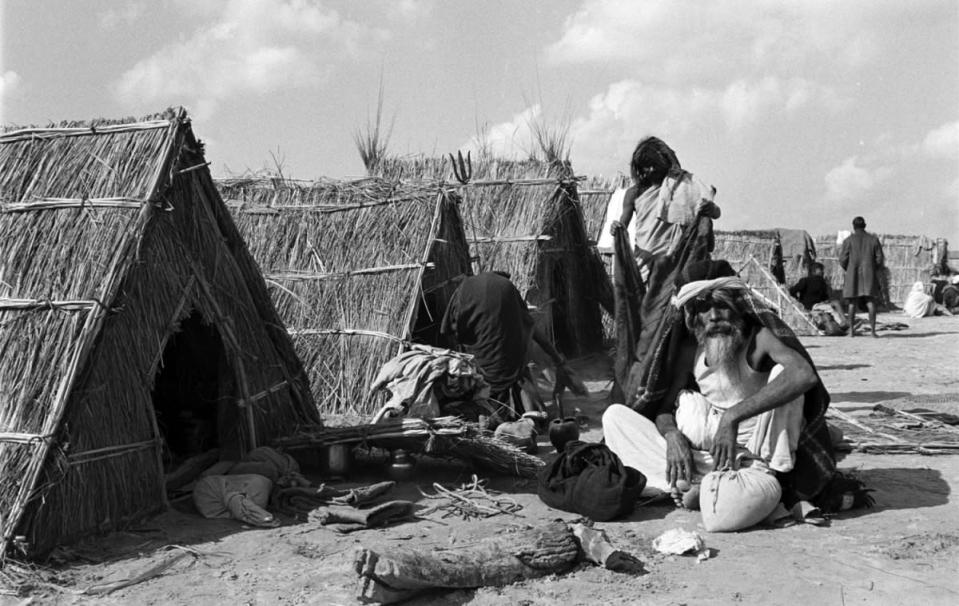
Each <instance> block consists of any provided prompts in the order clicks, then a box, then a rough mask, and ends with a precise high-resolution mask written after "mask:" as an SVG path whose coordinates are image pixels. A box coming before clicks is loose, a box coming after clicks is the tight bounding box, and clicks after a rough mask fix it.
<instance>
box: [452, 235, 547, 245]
mask: <svg viewBox="0 0 959 606" xmlns="http://www.w3.org/2000/svg"><path fill="white" fill-rule="evenodd" d="M552 239H553V236H544V235H539V236H492V237H483V236H480V237H476V236H474V237H472V238H467V239H466V241H467V242H468V243H469V244H496V243H500V242H548V241H550V240H552Z"/></svg>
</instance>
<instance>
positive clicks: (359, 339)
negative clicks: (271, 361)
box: [218, 179, 471, 417]
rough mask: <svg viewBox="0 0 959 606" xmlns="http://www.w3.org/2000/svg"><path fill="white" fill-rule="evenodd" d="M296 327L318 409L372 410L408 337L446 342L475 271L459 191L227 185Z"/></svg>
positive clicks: (359, 184)
mask: <svg viewBox="0 0 959 606" xmlns="http://www.w3.org/2000/svg"><path fill="white" fill-rule="evenodd" d="M218 187H219V188H220V192H221V194H222V195H223V198H224V199H226V200H227V203H228V205H229V206H230V208H231V211H232V212H233V216H234V220H235V221H236V223H237V225H238V226H239V228H240V230H241V232H242V233H243V236H244V238H245V239H246V241H247V244H248V246H249V248H250V252H251V253H252V254H253V256H254V257H255V258H256V260H257V262H258V263H259V264H260V267H261V268H262V271H263V273H264V275H265V277H266V279H267V282H268V284H269V285H270V292H271V295H272V297H273V301H274V304H275V305H276V308H277V310H278V311H279V313H280V315H281V317H282V318H283V321H284V322H285V323H286V325H287V326H288V328H289V331H290V334H291V336H292V337H293V341H294V343H295V346H296V350H297V353H298V354H299V356H300V358H301V359H302V361H303V363H304V366H305V367H306V371H307V374H308V376H309V377H310V381H311V384H312V389H313V394H314V399H315V401H316V404H317V406H318V407H319V410H320V412H321V414H323V415H324V416H330V415H332V416H338V417H344V416H345V417H357V416H360V417H363V416H368V415H370V414H372V413H374V412H375V411H376V410H377V409H378V408H379V406H380V405H381V404H382V402H383V398H382V394H378V395H373V394H370V392H369V386H370V383H371V382H372V380H373V378H374V377H375V376H376V373H377V371H378V370H379V368H380V367H381V366H382V365H383V363H384V362H386V361H387V360H389V359H390V358H392V357H393V356H395V355H396V354H397V353H399V352H400V351H402V350H403V349H404V348H406V347H407V346H408V344H409V343H411V342H415V343H424V344H428V345H436V346H445V345H446V343H444V342H443V341H442V340H441V338H440V335H439V324H440V321H441V320H442V315H443V312H444V311H445V309H446V305H447V303H448V302H449V299H450V297H451V296H452V293H453V291H454V290H455V289H456V286H457V285H458V284H459V279H461V278H462V277H464V276H465V275H469V273H470V272H471V268H470V257H469V247H468V246H467V244H466V240H465V236H464V233H463V226H462V223H461V221H460V216H459V210H458V203H457V196H456V194H455V192H453V191H452V190H450V189H447V188H442V187H438V186H402V185H397V184H395V183H389V182H387V181H383V180H380V179H363V180H358V181H333V180H323V181H316V182H297V181H292V180H283V179H230V180H223V181H220V182H219V183H218Z"/></svg>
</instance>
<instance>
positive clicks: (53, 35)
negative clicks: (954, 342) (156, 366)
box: [0, 0, 959, 248]
mask: <svg viewBox="0 0 959 606" xmlns="http://www.w3.org/2000/svg"><path fill="white" fill-rule="evenodd" d="M0 11H2V12H0V32H2V45H0V122H2V123H3V124H5V125H25V124H46V123H48V122H50V121H58V120H64V119H87V118H92V117H99V116H102V117H120V116H127V115H144V114H149V113H152V112H155V111H159V110H161V109H163V108H165V107H167V106H169V105H183V106H185V107H187V108H188V110H189V111H190V112H191V114H192V116H193V119H194V127H195V130H196V132H197V133H198V135H199V136H200V137H201V138H202V139H204V140H205V141H206V142H207V152H208V159H209V160H212V161H213V167H212V168H213V171H214V174H216V175H218V176H222V175H227V174H237V173H241V172H243V171H246V170H258V169H262V168H265V167H268V166H271V165H272V164H273V161H274V160H273V158H276V159H277V160H278V161H279V162H280V163H281V164H282V166H283V168H284V171H285V173H286V174H287V175H289V176H293V177H298V178H313V177H318V176H334V177H335V176H349V175H360V174H362V172H363V168H362V164H361V162H360V160H359V155H358V154H357V152H356V149H355V147H354V144H353V135H354V133H355V132H356V131H357V129H362V128H364V127H365V125H366V124H367V121H368V120H369V119H370V118H371V117H372V116H373V115H374V113H375V109H376V100H377V91H378V89H379V86H380V82H381V81H382V86H383V91H384V113H385V116H386V118H387V120H388V121H391V122H392V124H393V130H392V138H391V140H390V151H391V152H392V153H394V154H409V153H427V154H444V153H447V152H450V151H455V150H457V149H468V148H469V147H470V146H471V145H475V144H476V138H477V136H482V137H483V139H484V140H485V141H486V142H487V143H488V144H489V145H491V146H492V147H493V148H494V149H495V150H496V151H498V152H499V153H501V154H507V155H520V156H525V155H528V154H529V152H530V150H531V149H532V144H531V138H530V134H529V130H530V124H531V123H538V124H542V125H546V126H550V125H553V126H562V125H568V128H569V140H570V142H571V152H570V158H571V160H572V162H573V166H574V167H575V169H576V171H577V172H578V173H581V174H589V175H616V174H617V173H619V172H623V171H626V169H627V163H628V158H629V154H630V152H631V151H632V148H633V147H634V146H635V144H636V142H637V141H638V140H639V139H640V138H641V137H643V136H646V135H651V134H652V135H657V136H659V137H661V138H663V139H664V140H666V141H667V142H668V143H670V144H671V145H672V146H673V147H674V149H676V151H677V153H678V155H679V158H680V160H681V161H682V163H683V165H684V167H685V168H687V169H688V170H690V171H692V172H694V173H696V174H697V175H699V176H701V177H702V178H703V179H705V180H706V181H709V182H711V183H713V184H714V185H715V186H716V187H717V188H718V190H719V193H718V196H717V202H718V203H719V204H720V205H721V206H722V208H723V211H724V214H723V218H722V219H721V220H720V225H719V227H721V228H724V229H744V228H757V229H758V228H770V227H796V228H802V229H807V230H809V231H810V232H812V233H814V234H823V233H831V232H834V231H835V230H837V229H844V228H847V227H848V225H849V222H850V219H851V218H852V217H853V216H855V215H863V216H865V217H866V220H867V222H868V224H869V229H870V230H875V231H878V232H883V233H905V234H916V233H922V234H927V235H930V236H942V237H946V238H949V239H950V241H951V242H952V243H953V245H952V246H953V248H956V247H959V2H956V1H955V0H910V1H909V2H903V1H902V0H862V1H858V0H842V1H838V0H834V1H829V2H827V1H824V0H803V1H797V2H782V1H780V0H769V1H765V0H710V1H703V2H699V1H692V0H630V1H627V0H550V1H548V2H547V1H545V0H543V1H523V2H520V1H515V2H507V1H502V0H485V1H483V2H471V3H467V2H459V1H455V2H454V1H452V0H451V1H447V2H440V1H439V0H392V1H388V0H366V1H363V2H355V1H349V0H342V1H341V0H203V1H202V2H201V1H199V0H149V1H147V0H144V1H137V0H129V1H126V2H120V1H112V2H110V1H106V0H59V1H55V0H5V1H4V2H3V3H2V4H0Z"/></svg>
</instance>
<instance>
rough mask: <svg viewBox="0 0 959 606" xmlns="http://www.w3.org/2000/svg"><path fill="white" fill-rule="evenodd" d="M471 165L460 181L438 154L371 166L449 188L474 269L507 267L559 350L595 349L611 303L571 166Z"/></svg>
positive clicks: (579, 352) (388, 175)
mask: <svg viewBox="0 0 959 606" xmlns="http://www.w3.org/2000/svg"><path fill="white" fill-rule="evenodd" d="M471 169H472V170H471V173H470V174H469V175H468V176H469V179H468V180H466V179H464V180H465V181H466V182H465V183H464V182H462V181H458V180H457V179H456V175H455V174H454V171H453V166H452V163H449V162H448V161H447V160H445V159H444V158H426V157H422V156H413V157H409V158H384V159H383V160H382V161H381V162H380V164H379V165H378V167H377V169H376V171H377V173H378V174H380V175H382V176H383V177H385V178H387V179H389V180H391V181H396V182H413V183H415V182H422V183H428V182H439V183H443V184H445V185H446V186H449V187H454V188H455V189H456V191H457V192H458V193H459V195H460V198H461V200H462V203H461V214H462V216H463V223H464V229H465V231H466V237H467V240H468V241H469V244H470V250H471V252H472V253H473V255H474V257H475V258H476V270H477V271H486V270H498V271H505V272H508V273H509V274H510V279H511V280H512V281H513V283H514V284H515V285H516V287H517V288H518V289H519V291H520V292H521V293H523V296H524V297H525V299H526V301H527V303H529V304H530V305H532V306H534V307H535V308H536V313H534V317H536V319H537V322H538V323H540V325H541V326H542V327H543V328H544V330H545V332H546V333H547V334H548V335H549V336H550V337H551V338H552V339H553V342H554V343H555V344H556V346H557V348H558V349H559V350H560V351H561V352H563V353H564V354H565V355H567V356H571V357H572V356H578V355H583V354H587V353H592V352H595V351H598V350H599V349H600V348H601V347H602V344H603V328H602V318H601V315H600V301H601V299H602V298H603V297H604V296H607V297H608V298H609V299H610V301H611V300H612V292H611V286H610V284H609V280H608V278H607V277H606V275H605V273H604V272H603V271H602V263H601V262H600V260H599V257H598V255H597V254H596V251H595V246H591V244H590V238H589V237H588V236H587V233H586V228H585V225H584V223H583V212H582V207H581V205H580V202H579V197H578V194H577V180H576V179H575V178H574V177H573V174H572V169H571V168H570V166H569V164H568V163H563V162H542V161H538V160H527V161H512V160H497V159H491V158H484V159H482V160H480V161H476V162H474V163H472V166H471ZM461 176H463V175H461Z"/></svg>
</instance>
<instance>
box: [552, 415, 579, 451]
mask: <svg viewBox="0 0 959 606" xmlns="http://www.w3.org/2000/svg"><path fill="white" fill-rule="evenodd" d="M578 439H579V424H578V423H577V422H576V419H574V418H573V417H566V418H565V419H553V420H552V421H551V422H550V424H549V441H550V444H552V445H553V448H555V449H556V452H563V449H565V448H566V443H567V442H572V441H573V440H578Z"/></svg>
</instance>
